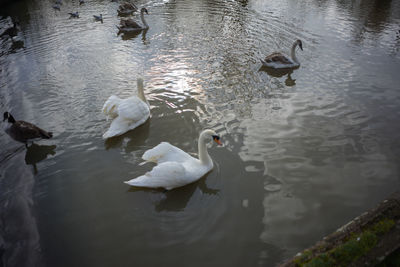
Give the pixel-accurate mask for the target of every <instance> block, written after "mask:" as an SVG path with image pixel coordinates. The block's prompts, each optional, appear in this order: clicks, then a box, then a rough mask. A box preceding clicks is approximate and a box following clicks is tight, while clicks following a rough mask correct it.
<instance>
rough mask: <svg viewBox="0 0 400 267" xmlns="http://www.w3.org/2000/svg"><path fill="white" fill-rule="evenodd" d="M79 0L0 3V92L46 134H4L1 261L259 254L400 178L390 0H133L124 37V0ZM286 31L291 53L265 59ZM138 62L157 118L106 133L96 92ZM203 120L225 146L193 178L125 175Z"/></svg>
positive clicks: (207, 261) (303, 237)
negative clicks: (41, 138) (149, 183)
mask: <svg viewBox="0 0 400 267" xmlns="http://www.w3.org/2000/svg"><path fill="white" fill-rule="evenodd" d="M85 2H86V3H85V5H82V6H79V3H78V2H76V1H68V0H65V1H63V5H62V6H61V8H60V9H61V10H60V11H57V10H54V9H53V8H52V4H53V3H52V2H49V1H37V0H35V1H17V2H16V3H12V4H11V5H9V6H6V7H4V8H3V7H2V9H1V11H0V16H1V17H0V28H1V29H0V30H1V31H2V30H3V29H4V28H5V27H9V26H10V25H12V21H14V20H18V21H19V23H20V31H19V32H18V36H16V38H15V40H13V41H12V40H11V39H10V38H8V37H7V38H3V37H1V38H0V39H1V40H0V49H1V51H0V104H1V106H2V107H4V109H5V110H10V111H11V112H12V113H15V116H16V117H22V118H24V119H26V120H27V121H35V123H37V124H38V125H40V126H43V128H44V129H52V130H53V131H54V137H55V138H54V139H51V140H50V141H49V142H46V145H42V144H41V145H39V144H35V145H33V146H32V147H30V148H28V149H27V150H25V148H24V146H20V144H18V145H17V144H16V143H15V142H10V140H11V139H10V138H9V137H8V136H7V135H6V134H4V133H0V147H2V150H0V165H1V168H0V170H1V171H0V175H1V176H0V214H1V220H0V255H1V257H2V260H3V262H4V263H6V264H5V265H6V266H82V265H84V266H126V265H129V264H132V259H133V258H134V260H135V265H139V266H141V265H146V266H147V265H151V266H157V265H163V266H176V262H177V261H176V259H177V257H176V251H180V255H179V260H180V262H182V265H192V266H204V265H209V266H256V265H261V266H270V265H274V264H276V263H278V262H281V261H283V260H284V259H285V258H286V257H290V256H292V255H293V254H295V253H297V251H299V250H302V249H304V248H305V247H307V246H309V245H311V244H312V243H313V242H314V241H316V240H318V239H320V238H321V236H324V235H326V234H328V233H330V232H331V231H333V230H334V229H336V228H338V227H339V226H340V225H342V224H343V223H345V222H346V221H347V220H349V219H350V218H353V217H355V216H357V215H359V213H360V212H363V211H365V210H366V209H368V208H371V207H372V206H374V205H375V204H376V203H377V202H378V201H379V200H381V199H383V198H384V197H385V196H386V195H387V194H389V193H391V192H392V191H393V190H394V189H395V188H398V187H399V180H398V177H399V166H400V164H399V161H398V158H399V151H400V143H399V142H398V141H397V139H398V137H397V133H398V132H399V130H400V123H399V119H398V118H399V114H400V109H399V105H398V102H399V91H398V84H399V82H400V80H399V77H398V73H397V72H398V69H399V68H400V55H399V48H400V41H399V32H398V31H399V26H398V21H399V20H400V17H399V16H400V15H399V14H400V2H399V1H391V0H384V1H380V0H357V1H350V2H349V1H335V0H329V1H328V0H323V1H320V0H318V1H316V0H306V1H290V0H279V1H272V0H268V1H265V0H252V1H225V0H218V1H207V0H204V1H203V0H200V1H195V0H190V1H162V0H154V1H153V0H152V1H149V2H143V1H139V2H138V3H137V5H138V6H146V8H147V9H148V10H149V15H148V16H147V17H146V18H147V22H148V24H149V26H150V28H149V30H148V31H142V32H141V33H139V34H132V35H129V34H128V35H125V34H124V35H121V34H120V35H118V34H117V33H118V30H117V28H116V25H118V24H119V20H120V18H119V17H118V15H117V8H118V3H114V2H110V1H100V2H99V1H85ZM71 11H79V16H80V17H79V18H78V19H69V18H68V15H67V13H68V12H71ZM98 14H103V17H104V21H103V23H98V22H95V21H94V19H93V15H98ZM140 35H141V36H140ZM296 39H301V40H303V41H304V43H305V44H307V49H305V50H304V51H303V52H302V53H299V54H298V55H297V56H298V58H299V60H300V62H301V67H300V68H298V69H296V70H294V71H287V72H286V71H285V72H276V71H272V70H269V69H265V68H261V63H260V58H263V57H264V56H265V55H266V54H269V53H272V52H274V51H286V49H287V48H288V47H290V46H291V45H292V42H293V40H296ZM14 46H15V48H14ZM139 76H141V77H143V78H144V80H145V81H146V87H145V94H146V96H148V99H149V102H150V104H151V113H152V116H151V118H150V120H149V121H148V122H146V123H145V124H144V125H142V126H140V127H138V128H137V129H135V130H133V131H130V132H128V133H126V134H124V135H122V136H119V137H116V138H111V139H108V140H106V141H104V140H103V139H102V137H101V136H102V133H104V132H105V131H106V129H107V128H108V127H109V122H107V121H106V119H105V118H104V116H103V114H102V113H101V107H102V106H103V104H104V101H105V100H106V99H107V98H108V97H109V96H110V95H112V94H115V95H118V96H121V97H128V96H130V95H132V94H133V92H134V91H135V88H136V87H135V86H136V80H137V77H139ZM3 112H4V111H3ZM205 128H213V129H214V130H215V131H216V132H218V134H219V135H221V138H222V140H223V143H224V147H222V148H220V147H219V148H216V147H210V149H209V153H210V155H211V157H212V158H213V160H214V163H215V168H214V170H213V171H211V172H210V173H209V174H208V175H206V176H205V177H203V178H202V179H201V180H199V181H198V182H196V183H193V184H191V185H188V186H185V187H183V188H179V189H176V190H173V191H169V192H163V191H158V190H132V189H130V188H127V186H126V185H125V184H123V181H126V180H129V179H132V178H134V177H137V176H139V175H140V174H142V173H144V172H145V171H148V170H149V166H148V165H147V164H146V165H142V164H141V162H142V159H141V157H142V155H143V153H144V152H145V151H146V150H148V149H150V148H152V147H154V146H156V145H157V144H159V143H160V142H162V141H167V142H169V143H171V144H173V145H175V146H177V147H179V148H181V149H183V150H184V151H188V152H189V153H196V152H197V138H198V135H199V132H201V130H203V129H205ZM55 152H57V153H55ZM27 164H29V165H34V168H33V170H32V167H30V166H27ZM15 225H18V226H19V228H18V229H17V228H15ZM21 229H22V230H21ZM116 248H117V249H116ZM21 255H23V256H21ZM154 255H157V257H154ZM204 255H207V257H204ZM226 255H230V256H229V257H226ZM132 257H133V258H132Z"/></svg>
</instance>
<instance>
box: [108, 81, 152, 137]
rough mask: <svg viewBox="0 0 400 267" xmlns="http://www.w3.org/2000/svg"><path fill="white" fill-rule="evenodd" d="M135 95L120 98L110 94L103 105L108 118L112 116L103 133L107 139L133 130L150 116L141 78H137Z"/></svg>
mask: <svg viewBox="0 0 400 267" xmlns="http://www.w3.org/2000/svg"><path fill="white" fill-rule="evenodd" d="M137 90H138V93H137V94H138V95H137V96H131V97H129V98H126V99H121V98H119V97H118V96H115V95H112V96H110V97H109V98H108V99H107V101H106V102H105V103H104V106H103V109H102V110H103V113H104V114H106V115H107V119H108V118H114V120H113V121H112V122H111V125H110V128H109V129H108V130H107V132H105V133H104V134H103V138H104V139H107V138H110V137H113V136H118V135H121V134H124V133H126V132H127V131H129V130H133V129H135V128H136V127H138V126H139V125H141V124H143V123H145V122H146V121H147V119H148V118H149V117H150V105H149V102H147V99H146V97H145V95H144V92H143V79H141V78H139V79H138V80H137Z"/></svg>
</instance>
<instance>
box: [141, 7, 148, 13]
mask: <svg viewBox="0 0 400 267" xmlns="http://www.w3.org/2000/svg"><path fill="white" fill-rule="evenodd" d="M140 13H146V14H147V15H148V14H149V12H147V9H146V8H144V7H142V9H141V10H140Z"/></svg>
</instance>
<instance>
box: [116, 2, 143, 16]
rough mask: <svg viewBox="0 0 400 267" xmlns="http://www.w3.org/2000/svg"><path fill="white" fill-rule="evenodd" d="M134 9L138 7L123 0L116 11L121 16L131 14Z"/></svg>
mask: <svg viewBox="0 0 400 267" xmlns="http://www.w3.org/2000/svg"><path fill="white" fill-rule="evenodd" d="M136 10H138V8H137V6H135V5H134V4H132V3H129V2H123V3H122V4H120V5H119V8H118V10H117V11H118V15H120V16H121V15H122V16H123V15H129V14H132V13H133V12H135V11H136Z"/></svg>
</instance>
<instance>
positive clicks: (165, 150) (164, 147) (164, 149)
mask: <svg viewBox="0 0 400 267" xmlns="http://www.w3.org/2000/svg"><path fill="white" fill-rule="evenodd" d="M142 159H143V160H146V161H151V162H155V163H162V162H167V161H174V162H184V161H187V160H190V159H193V157H192V156H190V155H189V154H188V153H186V152H185V151H183V150H182V149H179V148H177V147H176V146H173V145H171V144H170V143H168V142H161V143H160V144H159V145H157V146H156V147H154V148H152V149H149V150H147V151H146V152H145V153H144V154H143V156H142Z"/></svg>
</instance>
